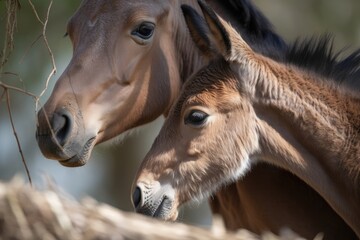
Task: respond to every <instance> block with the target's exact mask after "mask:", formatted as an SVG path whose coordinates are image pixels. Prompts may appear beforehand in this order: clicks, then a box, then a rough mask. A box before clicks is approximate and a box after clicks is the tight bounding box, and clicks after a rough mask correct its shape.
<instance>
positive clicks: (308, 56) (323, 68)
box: [284, 34, 360, 90]
mask: <svg viewBox="0 0 360 240" xmlns="http://www.w3.org/2000/svg"><path fill="white" fill-rule="evenodd" d="M333 48H334V37H333V36H332V35H330V34H323V35H321V36H319V37H311V38H307V39H302V40H300V39H297V40H296V41H295V42H294V43H293V44H292V45H291V46H290V47H289V48H288V50H287V53H286V55H285V59H284V62H285V63H290V64H294V65H296V66H298V67H300V68H303V69H305V70H308V71H311V72H314V73H316V74H319V75H320V76H323V77H325V78H326V79H330V80H333V81H334V82H336V83H337V84H339V85H345V86H351V87H355V88H356V89H358V90H360V49H357V50H356V51H354V52H353V53H351V54H350V55H347V56H346V57H345V58H343V59H340V60H339V56H340V55H343V54H345V53H344V52H345V50H346V49H342V50H340V51H338V52H334V50H333Z"/></svg>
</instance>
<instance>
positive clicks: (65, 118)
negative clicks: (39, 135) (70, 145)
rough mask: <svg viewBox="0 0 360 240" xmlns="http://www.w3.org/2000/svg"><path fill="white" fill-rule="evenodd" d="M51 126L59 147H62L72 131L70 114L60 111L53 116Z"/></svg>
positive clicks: (63, 110)
mask: <svg viewBox="0 0 360 240" xmlns="http://www.w3.org/2000/svg"><path fill="white" fill-rule="evenodd" d="M51 125H52V129H53V132H54V134H55V138H56V140H57V141H58V143H59V144H60V145H61V146H64V145H65V143H66V141H67V139H68V138H69V136H70V133H71V130H72V125H73V121H72V116H71V114H70V113H69V112H68V111H67V110H65V109H62V110H60V111H59V112H57V113H55V114H54V116H53V119H52V124H51Z"/></svg>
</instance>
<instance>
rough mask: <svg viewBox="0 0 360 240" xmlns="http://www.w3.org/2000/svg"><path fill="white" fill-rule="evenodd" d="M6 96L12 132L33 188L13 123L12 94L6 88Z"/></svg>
mask: <svg viewBox="0 0 360 240" xmlns="http://www.w3.org/2000/svg"><path fill="white" fill-rule="evenodd" d="M5 94H6V105H7V109H8V113H9V118H10V123H11V127H12V130H13V133H14V136H15V139H16V143H17V145H18V149H19V152H20V155H21V159H22V162H23V164H24V167H25V171H26V174H27V177H28V179H29V183H30V185H31V186H32V180H31V176H30V172H29V169H28V167H27V164H26V161H25V157H24V154H23V151H22V148H21V144H20V141H19V138H18V135H17V132H16V129H15V125H14V121H13V117H12V113H11V106H10V94H9V91H8V89H7V88H5Z"/></svg>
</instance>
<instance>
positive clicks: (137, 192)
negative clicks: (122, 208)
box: [132, 187, 141, 208]
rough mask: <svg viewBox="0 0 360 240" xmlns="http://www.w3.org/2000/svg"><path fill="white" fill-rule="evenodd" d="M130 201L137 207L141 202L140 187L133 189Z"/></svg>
mask: <svg viewBox="0 0 360 240" xmlns="http://www.w3.org/2000/svg"><path fill="white" fill-rule="evenodd" d="M132 201H133V204H134V207H135V208H138V207H139V205H140V203H141V189H140V188H139V187H136V188H135V191H134V193H133V196H132Z"/></svg>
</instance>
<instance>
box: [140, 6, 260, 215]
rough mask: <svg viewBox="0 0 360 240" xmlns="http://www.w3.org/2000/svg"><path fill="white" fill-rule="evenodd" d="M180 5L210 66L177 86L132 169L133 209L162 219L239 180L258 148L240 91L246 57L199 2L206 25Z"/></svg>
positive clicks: (234, 38) (250, 113) (243, 86)
mask: <svg viewBox="0 0 360 240" xmlns="http://www.w3.org/2000/svg"><path fill="white" fill-rule="evenodd" d="M182 8H183V12H184V15H185V19H186V21H187V25H188V27H189V30H190V32H191V34H192V37H193V39H194V41H195V43H196V45H197V46H198V47H199V48H200V49H201V51H202V52H203V53H204V54H205V55H206V56H209V57H210V58H212V59H213V61H211V62H210V64H209V65H208V66H206V67H204V68H203V69H201V70H200V71H199V72H198V73H196V74H195V75H194V76H193V77H192V78H191V79H189V80H188V81H187V82H186V83H185V85H184V88H183V90H182V92H181V94H180V97H179V99H178V101H177V103H176V104H175V105H174V107H173V108H172V109H171V111H170V114H169V116H168V118H167V119H166V121H165V124H164V126H163V128H162V129H161V131H160V133H159V135H158V137H157V138H156V140H155V142H154V144H153V146H152V148H151V150H150V151H149V153H148V154H147V156H146V157H145V159H144V161H143V162H142V164H141V166H140V169H139V172H138V175H137V177H136V180H135V183H134V192H133V203H134V206H135V208H136V211H137V212H140V213H144V214H147V215H150V216H156V217H161V218H163V219H170V220H175V219H176V218H177V214H178V212H177V207H178V206H180V205H181V204H183V203H185V202H187V201H189V200H192V199H202V198H204V197H206V196H208V195H209V194H212V193H214V192H215V191H216V190H217V189H218V188H219V187H221V186H223V185H225V184H227V183H230V182H234V181H236V180H237V179H238V178H239V177H241V176H243V175H244V174H245V173H246V172H247V169H248V168H249V166H250V159H254V158H256V154H257V151H258V150H259V137H258V132H257V123H256V121H257V120H256V115H255V112H254V110H253V108H252V106H251V101H250V97H249V96H248V94H247V91H248V89H247V86H246V81H247V80H248V79H250V78H251V77H250V75H252V74H256V72H247V71H243V70H244V69H243V68H241V65H240V64H239V63H240V62H242V61H246V60H245V58H244V59H243V57H242V56H244V55H246V54H248V55H249V56H250V57H251V55H252V54H254V53H253V52H252V50H251V49H250V47H249V46H248V45H247V44H246V43H245V42H244V41H243V40H242V38H241V37H240V35H239V34H238V33H237V32H236V31H235V30H234V29H233V28H232V27H230V26H229V25H228V24H226V23H225V22H223V21H222V20H220V18H218V17H217V15H216V14H215V13H214V12H213V11H212V10H211V9H210V8H208V7H207V5H205V4H203V3H201V8H202V10H203V14H204V17H205V19H206V22H205V21H204V19H203V18H202V17H201V16H200V15H199V14H198V13H197V12H196V11H195V10H193V9H192V8H191V7H188V6H183V7H182ZM242 64H246V63H244V62H242ZM240 82H241V84H240Z"/></svg>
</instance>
